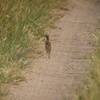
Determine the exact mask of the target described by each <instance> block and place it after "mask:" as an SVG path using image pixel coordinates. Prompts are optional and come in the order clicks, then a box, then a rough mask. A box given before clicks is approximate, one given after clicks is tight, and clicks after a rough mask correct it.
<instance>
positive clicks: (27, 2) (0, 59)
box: [0, 0, 66, 100]
mask: <svg viewBox="0 0 100 100" xmlns="http://www.w3.org/2000/svg"><path fill="white" fill-rule="evenodd" d="M65 1H66V0H0V93H2V85H1V84H7V83H9V82H12V81H13V82H16V81H18V80H22V77H20V76H21V71H20V68H22V66H23V64H24V63H25V59H26V58H25V57H24V52H25V50H26V49H27V48H29V47H33V48H35V47H36V45H33V44H34V42H35V41H38V40H39V39H40V38H41V37H42V36H43V34H44V31H45V28H46V27H47V26H48V25H49V24H51V23H52V22H53V21H54V20H53V19H54V17H53V13H51V12H52V10H53V9H55V8H59V7H60V6H61V5H62V4H65ZM0 100H1V98H0Z"/></svg>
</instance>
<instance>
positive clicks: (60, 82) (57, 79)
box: [7, 0, 99, 100]
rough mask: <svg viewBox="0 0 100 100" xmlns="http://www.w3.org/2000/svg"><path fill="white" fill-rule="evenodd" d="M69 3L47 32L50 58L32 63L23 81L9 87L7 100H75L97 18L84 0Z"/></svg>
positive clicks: (87, 64) (85, 71)
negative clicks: (54, 24)
mask: <svg viewBox="0 0 100 100" xmlns="http://www.w3.org/2000/svg"><path fill="white" fill-rule="evenodd" d="M76 1H77V0H72V2H73V4H74V8H73V9H72V10H71V11H70V12H66V14H65V16H64V17H63V18H61V19H60V20H59V21H58V22H57V23H56V26H57V27H58V28H56V29H53V30H51V31H50V37H51V40H52V55H51V59H50V60H48V59H46V57H42V58H40V59H38V60H36V61H34V62H33V63H32V64H31V66H33V67H32V70H31V71H30V73H29V72H28V73H27V74H26V76H27V81H26V82H22V83H20V85H18V86H12V87H11V90H10V95H9V97H8V99H7V100H75V91H74V90H75V88H76V87H77V86H78V85H80V83H81V81H82V80H83V79H84V77H85V75H86V73H87V69H88V66H89V62H90V60H89V58H85V56H86V55H87V54H88V53H90V52H91V51H92V50H93V47H92V46H91V38H92V34H91V33H92V32H94V31H95V26H96V25H97V22H98V18H99V11H98V9H97V6H95V5H93V4H90V3H89V2H87V1H85V0H78V2H76Z"/></svg>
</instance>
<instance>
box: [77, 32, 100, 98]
mask: <svg viewBox="0 0 100 100" xmlns="http://www.w3.org/2000/svg"><path fill="white" fill-rule="evenodd" d="M94 37H95V40H96V52H95V53H94V54H93V55H92V56H91V61H92V64H91V69H90V73H89V77H88V79H87V80H86V81H85V84H84V85H83V86H82V88H81V89H80V90H79V93H78V94H79V97H78V100H100V32H97V33H95V34H94Z"/></svg>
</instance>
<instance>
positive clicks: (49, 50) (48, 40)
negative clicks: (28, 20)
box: [45, 34, 51, 59]
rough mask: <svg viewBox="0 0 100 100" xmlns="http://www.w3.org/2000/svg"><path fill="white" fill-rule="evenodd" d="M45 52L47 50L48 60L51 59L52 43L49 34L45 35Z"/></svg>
mask: <svg viewBox="0 0 100 100" xmlns="http://www.w3.org/2000/svg"><path fill="white" fill-rule="evenodd" d="M45 50H46V53H47V56H48V58H49V59H50V54H51V42H50V38H49V35H48V34H46V35H45Z"/></svg>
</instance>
